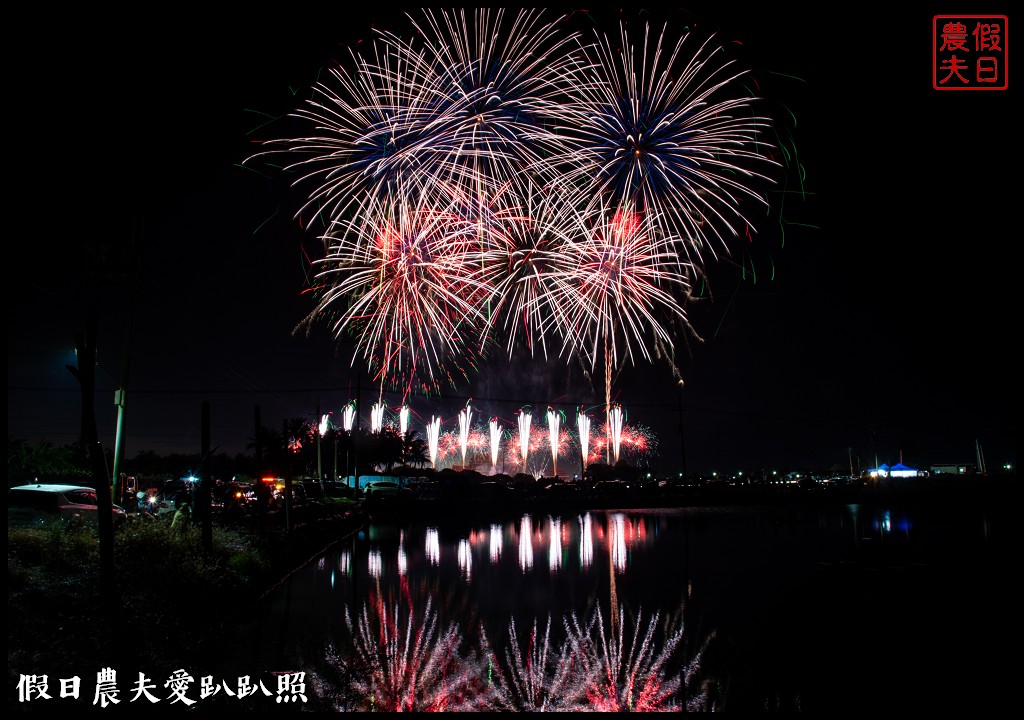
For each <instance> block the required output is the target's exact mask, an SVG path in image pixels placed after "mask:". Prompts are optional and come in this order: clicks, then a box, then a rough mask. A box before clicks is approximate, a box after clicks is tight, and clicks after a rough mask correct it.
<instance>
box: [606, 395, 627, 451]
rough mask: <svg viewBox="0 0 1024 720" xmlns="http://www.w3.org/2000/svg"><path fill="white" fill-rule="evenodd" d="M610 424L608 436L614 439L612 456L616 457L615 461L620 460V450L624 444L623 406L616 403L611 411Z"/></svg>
mask: <svg viewBox="0 0 1024 720" xmlns="http://www.w3.org/2000/svg"><path fill="white" fill-rule="evenodd" d="M609 418H610V424H609V428H608V436H609V437H610V438H611V441H612V456H613V457H614V458H615V462H616V463H617V462H619V450H620V448H621V446H622V423H623V420H624V416H623V414H622V406H621V405H615V406H614V407H613V408H612V409H611V412H610V413H609Z"/></svg>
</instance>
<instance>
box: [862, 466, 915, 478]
mask: <svg viewBox="0 0 1024 720" xmlns="http://www.w3.org/2000/svg"><path fill="white" fill-rule="evenodd" d="M919 474H920V473H918V471H917V469H916V468H911V467H907V466H906V465H904V464H903V463H896V464H895V465H893V466H892V467H889V466H888V465H886V464H885V463H882V464H881V465H879V466H878V467H876V468H873V469H872V470H868V475H870V476H871V477H873V478H887V477H894V478H898V477H917V476H918V475H919Z"/></svg>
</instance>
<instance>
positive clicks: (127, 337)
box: [111, 237, 140, 503]
mask: <svg viewBox="0 0 1024 720" xmlns="http://www.w3.org/2000/svg"><path fill="white" fill-rule="evenodd" d="M138 248H139V240H138V238H137V237H136V238H135V239H134V240H133V242H132V247H131V255H132V258H131V265H130V268H129V270H128V281H127V284H128V292H127V298H126V303H125V304H126V308H127V310H126V316H125V331H124V352H123V354H122V356H121V386H120V387H119V388H118V389H117V391H116V392H115V393H114V404H115V405H117V430H116V434H115V436H114V471H113V473H112V475H113V478H112V482H113V485H112V487H113V492H112V493H111V497H112V499H113V502H115V503H121V502H122V501H123V500H122V496H123V495H124V492H125V488H124V487H122V485H121V466H122V465H123V464H124V413H125V410H124V406H125V399H126V398H125V396H126V395H127V393H128V366H129V364H130V361H131V356H132V324H133V319H134V315H135V285H136V273H137V270H138V265H139V262H140V260H139V249H138Z"/></svg>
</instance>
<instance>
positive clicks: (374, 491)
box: [363, 480, 413, 500]
mask: <svg viewBox="0 0 1024 720" xmlns="http://www.w3.org/2000/svg"><path fill="white" fill-rule="evenodd" d="M363 495H364V496H365V497H366V499H367V500H374V499H377V500H382V499H384V498H396V499H397V498H406V497H408V498H411V497H412V495H413V494H412V490H410V489H409V488H407V487H402V486H401V485H399V484H398V483H397V482H395V481H394V480H371V481H370V482H368V483H366V485H364V486H363Z"/></svg>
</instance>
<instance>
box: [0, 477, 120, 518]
mask: <svg viewBox="0 0 1024 720" xmlns="http://www.w3.org/2000/svg"><path fill="white" fill-rule="evenodd" d="M96 502H97V501H96V491H95V490H93V489H92V488H90V487H82V486H80V485H61V484H53V483H38V484H35V485H19V486H17V487H12V488H11V489H10V490H8V491H7V524H8V525H9V526H10V525H20V526H26V525H28V526H38V525H44V524H46V523H48V522H52V521H55V520H60V521H62V522H70V521H71V520H72V519H74V518H76V517H77V518H82V519H84V520H87V521H93V519H94V518H95V517H96V512H97V511H98V510H99V508H98V507H97V505H96ZM113 515H114V525H115V526H117V525H119V524H120V523H122V522H124V520H125V519H126V518H127V517H128V514H127V513H126V512H125V509H124V508H123V507H121V506H120V505H113Z"/></svg>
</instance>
